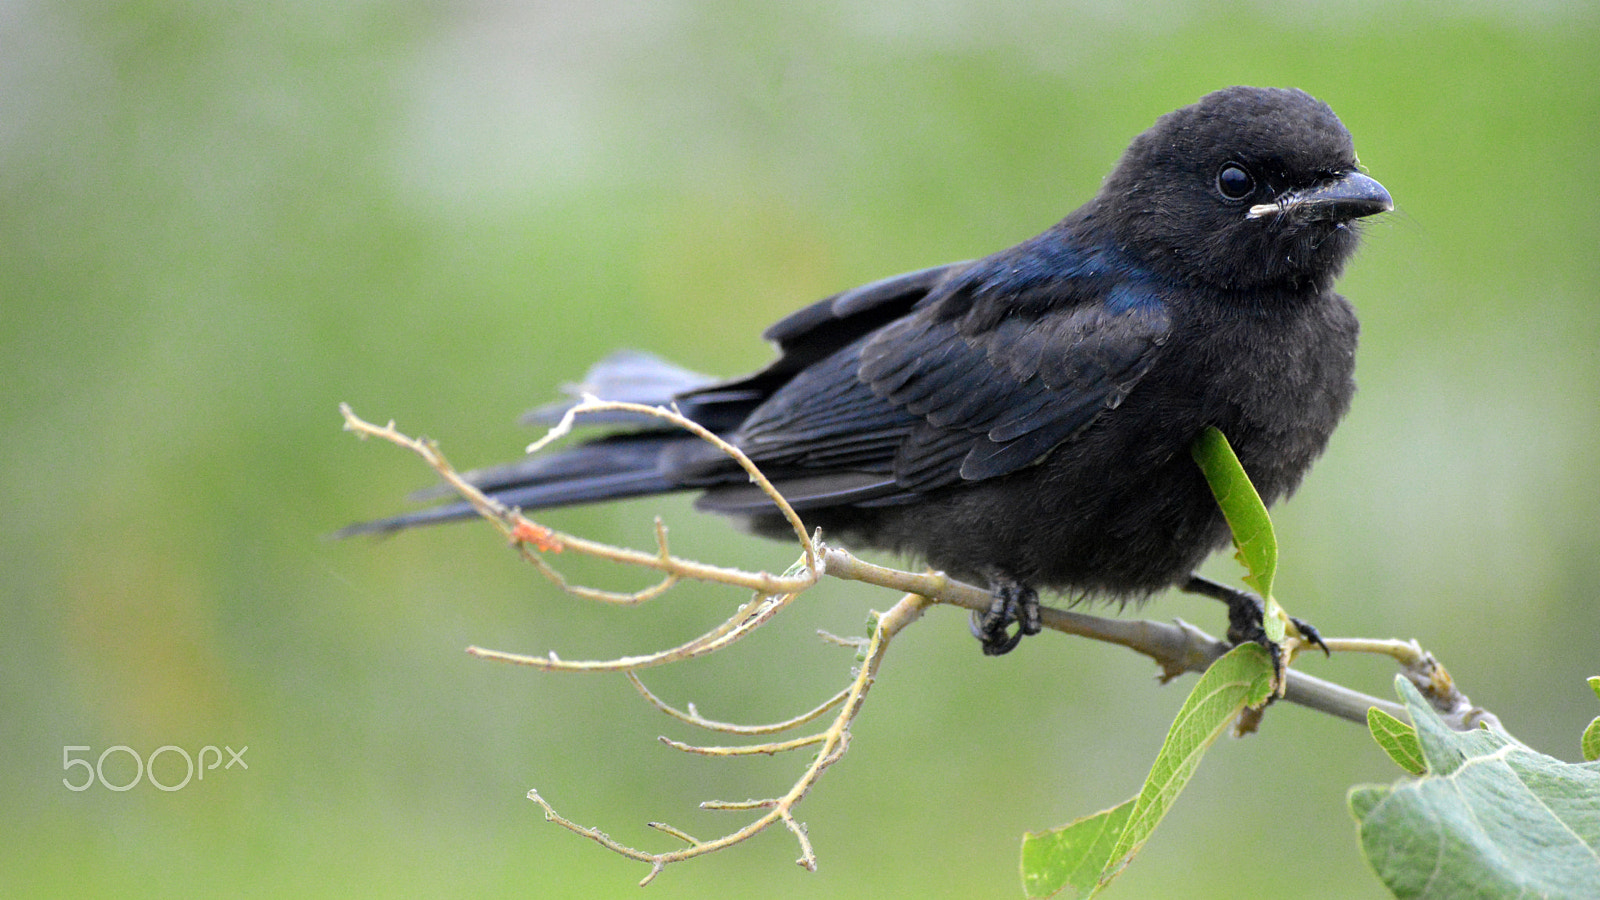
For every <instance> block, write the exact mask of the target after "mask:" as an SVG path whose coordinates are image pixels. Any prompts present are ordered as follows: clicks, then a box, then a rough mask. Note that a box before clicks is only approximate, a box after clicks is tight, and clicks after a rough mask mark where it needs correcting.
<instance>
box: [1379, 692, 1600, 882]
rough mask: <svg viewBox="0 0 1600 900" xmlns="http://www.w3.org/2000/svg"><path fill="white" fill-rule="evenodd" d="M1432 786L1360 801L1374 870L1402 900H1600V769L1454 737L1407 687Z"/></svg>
mask: <svg viewBox="0 0 1600 900" xmlns="http://www.w3.org/2000/svg"><path fill="white" fill-rule="evenodd" d="M1395 683H1396V685H1397V687H1398V690H1399V693H1400V696H1401V698H1402V699H1404V700H1405V704H1406V708H1407V709H1408V710H1409V711H1410V713H1411V720H1412V721H1413V722H1414V723H1416V729H1417V741H1418V743H1419V745H1420V747H1421V750H1422V757H1423V759H1424V761H1425V762H1426V765H1427V771H1428V774H1427V775H1426V776H1424V777H1422V778H1419V779H1413V780H1407V781H1402V782H1398V783H1396V784H1394V785H1390V786H1381V785H1372V786H1364V787H1357V788H1354V789H1352V790H1351V792H1350V796H1349V803H1350V809H1351V812H1352V813H1354V814H1355V817H1356V821H1357V822H1358V823H1359V826H1360V833H1361V846H1362V851H1363V852H1364V853H1365V855H1366V857H1367V862H1368V863H1369V864H1371V866H1372V868H1373V869H1374V870H1375V871H1376V872H1377V873H1378V877H1379V878H1380V879H1382V880H1383V882H1384V884H1385V885H1387V886H1388V888H1389V890H1390V891H1392V892H1394V894H1395V896H1397V897H1406V898H1446V897H1571V898H1580V897H1594V896H1595V894H1596V890H1595V886H1596V885H1600V763H1595V762H1588V763H1578V764H1573V763H1564V762H1561V761H1560V760H1557V759H1552V758H1551V757H1548V756H1545V755H1544V754H1542V753H1537V752H1535V751H1534V750H1532V749H1529V748H1528V747H1526V746H1524V745H1523V744H1521V743H1520V742H1518V741H1517V740H1516V739H1515V738H1513V737H1511V736H1510V735H1508V734H1506V733H1505V732H1503V731H1499V730H1491V729H1487V728H1480V729H1477V730H1474V731H1465V732H1458V731H1452V730H1450V728H1449V726H1447V725H1445V723H1444V721H1443V720H1441V719H1440V718H1439V716H1438V714H1437V713H1435V712H1434V710H1433V708H1432V707H1431V706H1429V705H1428V703H1427V701H1425V700H1423V699H1422V695H1421V694H1419V693H1418V692H1417V689H1416V688H1415V687H1413V686H1412V685H1411V683H1410V682H1408V681H1406V680H1405V678H1404V677H1397V678H1396V679H1395Z"/></svg>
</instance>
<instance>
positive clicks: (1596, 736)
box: [1579, 677, 1600, 762]
mask: <svg viewBox="0 0 1600 900" xmlns="http://www.w3.org/2000/svg"><path fill="white" fill-rule="evenodd" d="M1589 687H1590V688H1593V689H1594V695H1595V696H1596V697H1600V677H1591V678H1590V679H1589ZM1579 746H1580V747H1582V748H1583V758H1584V759H1586V760H1588V761H1590V762H1594V761H1595V760H1597V759H1600V717H1596V718H1595V720H1594V721H1592V722H1590V723H1589V727H1588V728H1585V729H1584V730H1583V739H1582V740H1581V741H1579Z"/></svg>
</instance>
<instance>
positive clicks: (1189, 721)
mask: <svg viewBox="0 0 1600 900" xmlns="http://www.w3.org/2000/svg"><path fill="white" fill-rule="evenodd" d="M1271 692H1272V661H1271V659H1270V658H1269V657H1268V656H1267V651H1266V650H1264V649H1263V648H1262V647H1261V645H1259V644H1241V645H1239V646H1237V647H1235V648H1233V649H1232V650H1229V651H1228V652H1227V653H1226V654H1224V655H1223V656H1222V658H1220V659H1218V660H1217V661H1216V662H1214V663H1212V664H1211V666H1210V667H1209V668H1207V669H1206V671H1205V674H1204V675H1201V676H1200V680H1199V681H1198V682H1196V683H1195V686H1194V690H1192V691H1190V692H1189V697H1188V699H1186V700H1184V703H1183V708H1181V709H1179V710H1178V715H1177V718H1175V719H1173V721H1172V726H1171V727H1170V728H1168V729H1167V739H1166V741H1165V742H1164V743H1163V744H1162V745H1161V751H1160V752H1159V753H1157V754H1156V760H1155V762H1154V763H1153V764H1152V765H1151V766H1150V774H1149V776H1148V777H1146V778H1145V782H1144V786H1143V788H1141V789H1140V791H1139V795H1138V796H1137V797H1135V798H1133V799H1132V800H1129V801H1127V802H1126V803H1123V804H1121V805H1120V806H1116V807H1114V808H1112V809H1108V810H1105V811H1104V812H1101V813H1097V814H1096V815H1093V816H1089V817H1088V818H1085V819H1080V820H1078V821H1076V822H1073V823H1072V824H1070V825H1066V826H1063V827H1062V828H1059V829H1056V830H1054V831H1048V832H1041V833H1038V834H1029V835H1026V836H1025V837H1024V838H1023V847H1022V882H1023V886H1024V888H1025V889H1026V890H1027V892H1028V896H1029V897H1045V896H1050V895H1051V894H1053V893H1055V892H1057V891H1060V890H1062V889H1064V888H1070V889H1071V890H1072V891H1074V892H1075V893H1072V894H1071V895H1070V896H1072V897H1077V898H1083V897H1089V896H1092V895H1094V894H1096V893H1098V892H1099V891H1100V889H1101V888H1103V887H1105V885H1106V884H1108V883H1109V882H1110V881H1111V879H1113V878H1115V877H1116V876H1117V875H1118V874H1119V873H1121V871H1122V870H1123V869H1125V868H1127V867H1128V864H1129V863H1131V862H1132V861H1133V857H1134V856H1135V855H1137V854H1138V852H1139V850H1140V849H1141V848H1143V847H1144V844H1145V841H1147V840H1149V839H1150V834H1151V833H1152V832H1154V831H1155V828H1156V825H1158V824H1160V822H1161V820H1162V818H1164V817H1165V816H1166V814H1167V810H1169V809H1171V808H1172V803H1173V801H1174V800H1176V799H1177V797H1178V794H1179V793H1180V792H1181V791H1182V790H1183V788H1184V786H1185V785H1187V784H1188V783H1189V778H1190V777H1191V776H1193V775H1194V770H1195V767H1196V766H1198V765H1199V764H1200V758H1201V757H1202V756H1204V755H1205V751H1206V748H1208V747H1210V746H1211V745H1212V744H1213V743H1215V742H1216V740H1217V738H1218V737H1219V736H1221V734H1222V732H1223V729H1225V728H1227V727H1228V726H1229V725H1230V724H1231V723H1232V722H1233V721H1234V720H1235V719H1236V718H1237V717H1238V715H1239V713H1240V712H1242V711H1243V710H1244V708H1245V707H1246V706H1259V705H1261V704H1262V703H1265V702H1266V701H1267V696H1268V695H1269V694H1270V693H1271ZM1091 872H1092V874H1091Z"/></svg>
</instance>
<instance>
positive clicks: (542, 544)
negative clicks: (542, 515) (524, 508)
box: [511, 516, 561, 553]
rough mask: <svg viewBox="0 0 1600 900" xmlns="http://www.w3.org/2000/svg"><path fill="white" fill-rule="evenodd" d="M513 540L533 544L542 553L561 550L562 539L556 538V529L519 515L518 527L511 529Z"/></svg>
mask: <svg viewBox="0 0 1600 900" xmlns="http://www.w3.org/2000/svg"><path fill="white" fill-rule="evenodd" d="M511 540H513V541H515V542H517V543H519V544H532V545H533V546H534V549H536V550H538V551H539V552H540V553H560V552H561V541H559V540H557V539H556V533H555V532H554V531H552V530H551V529H549V528H546V527H544V526H543V525H540V524H538V523H537V522H530V521H528V520H527V519H524V518H522V517H521V516H518V517H517V525H516V527H515V528H513V529H511Z"/></svg>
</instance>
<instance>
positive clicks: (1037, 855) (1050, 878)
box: [1022, 797, 1135, 900]
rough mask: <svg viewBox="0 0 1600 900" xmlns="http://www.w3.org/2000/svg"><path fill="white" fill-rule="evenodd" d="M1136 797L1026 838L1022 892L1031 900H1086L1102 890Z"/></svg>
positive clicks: (1023, 840)
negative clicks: (1060, 898) (1060, 899)
mask: <svg viewBox="0 0 1600 900" xmlns="http://www.w3.org/2000/svg"><path fill="white" fill-rule="evenodd" d="M1134 799H1135V798H1132V797H1130V798H1128V799H1127V800H1126V801H1124V802H1122V803H1121V804H1119V805H1117V806H1113V807H1112V808H1110V809H1106V810H1101V811H1100V812H1097V813H1095V814H1094V815H1092V816H1085V817H1083V818H1081V819H1079V820H1077V821H1076V822H1073V823H1072V824H1070V825H1064V826H1062V827H1061V828H1057V829H1055V830H1054V831H1040V832H1029V833H1027V834H1024V835H1023V836H1022V889H1023V891H1024V893H1025V894H1026V895H1027V896H1028V897H1052V896H1055V895H1057V894H1061V893H1063V892H1065V896H1068V897H1072V898H1074V900H1085V898H1087V897H1089V896H1090V895H1091V894H1093V893H1095V892H1096V891H1097V890H1099V887H1100V873H1101V872H1104V871H1105V868H1106V863H1107V862H1108V861H1109V860H1110V859H1111V851H1112V850H1115V849H1116V846H1117V840H1118V839H1119V838H1121V837H1122V829H1123V827H1124V826H1125V825H1127V823H1128V815H1129V814H1130V813H1132V812H1133V802H1134Z"/></svg>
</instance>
